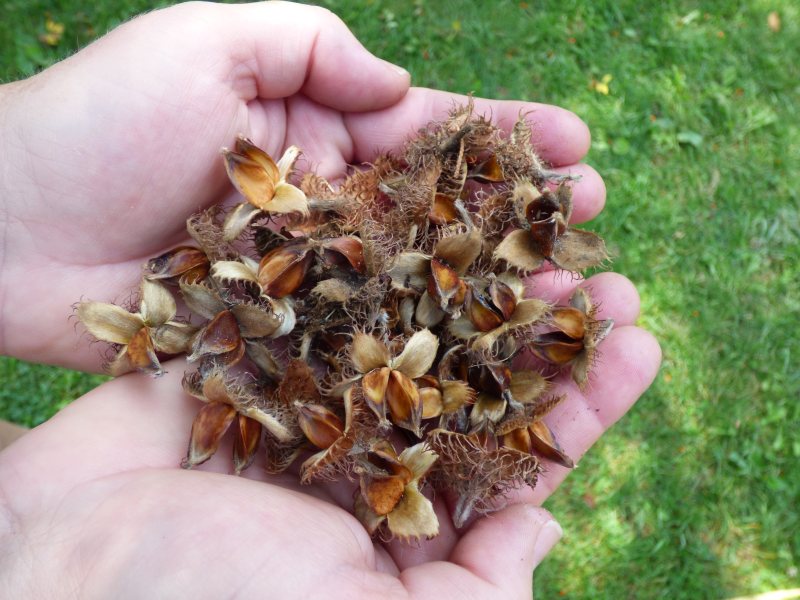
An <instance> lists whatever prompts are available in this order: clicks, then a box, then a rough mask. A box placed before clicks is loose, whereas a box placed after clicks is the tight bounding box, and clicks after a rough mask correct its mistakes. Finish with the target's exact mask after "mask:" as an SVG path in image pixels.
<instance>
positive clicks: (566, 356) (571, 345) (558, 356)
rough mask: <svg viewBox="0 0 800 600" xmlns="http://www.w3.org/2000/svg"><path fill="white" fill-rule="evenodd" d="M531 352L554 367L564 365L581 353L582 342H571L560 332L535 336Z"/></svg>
mask: <svg viewBox="0 0 800 600" xmlns="http://www.w3.org/2000/svg"><path fill="white" fill-rule="evenodd" d="M530 349H531V352H533V353H534V354H535V355H536V356H538V357H539V358H541V359H542V360H544V361H547V362H549V363H551V364H554V365H566V364H568V363H569V362H571V361H573V360H575V358H576V357H577V356H578V355H579V354H580V353H581V352H582V351H583V340H573V339H572V338H570V337H569V336H568V335H566V334H564V333H561V332H560V331H554V332H552V333H545V334H542V335H539V336H536V339H535V341H534V343H533V344H532V345H531V347H530Z"/></svg>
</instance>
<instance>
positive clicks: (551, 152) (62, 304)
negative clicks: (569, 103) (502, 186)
mask: <svg viewBox="0 0 800 600" xmlns="http://www.w3.org/2000/svg"><path fill="white" fill-rule="evenodd" d="M408 86H409V76H408V73H406V72H405V71H403V70H402V69H400V68H398V67H396V66H393V65H391V64H389V63H386V62H384V61H382V60H380V59H378V58H376V57H374V56H372V55H371V54H369V53H368V52H367V51H366V50H365V49H364V48H363V47H362V46H361V45H360V44H359V42H358V41H357V40H356V39H355V38H354V37H353V36H352V34H351V33H350V32H349V31H348V29H347V28H346V26H345V25H344V24H343V23H342V22H341V21H340V20H339V19H338V18H337V17H336V16H334V15H333V14H332V13H330V12H328V11H326V10H323V9H320V8H315V7H308V6H300V5H294V4H288V3H282V2H269V3H259V4H247V5H236V6H230V5H216V4H205V3H186V4H181V5H178V6H174V7H171V8H169V9H165V10H160V11H156V12H153V13H150V14H147V15H145V16H141V17H138V18H136V19H134V20H133V21H131V22H129V23H126V24H125V25H123V26H121V27H119V28H118V29H116V30H114V31H113V32H112V33H110V34H109V35H107V36H105V37H104V38H102V39H100V40H98V41H97V42H95V43H93V44H91V45H90V46H88V47H87V48H85V49H84V50H82V51H81V52H79V53H77V54H76V55H74V56H72V57H71V58H69V59H67V60H65V61H63V62H61V63H59V64H57V65H55V66H53V67H51V68H49V69H47V70H46V71H44V72H42V73H40V74H39V75H37V76H35V77H32V78H30V79H28V80H24V81H21V82H17V83H13V84H9V85H6V86H2V87H0V124H2V127H3V132H4V135H3V138H2V142H0V153H2V154H1V155H0V160H2V163H3V169H2V170H0V177H2V179H0V189H1V190H2V194H0V225H2V226H3V229H4V232H3V234H2V235H3V244H2V245H0V253H2V254H0V353H4V354H11V355H14V356H17V357H20V358H24V359H27V360H32V361H36V362H47V363H53V364H60V365H64V366H69V367H72V368H78V369H83V370H98V369H99V368H100V364H101V360H100V356H99V352H98V350H97V348H96V347H91V346H90V345H88V344H87V343H86V340H85V339H79V338H78V336H76V334H75V328H74V321H72V320H71V319H70V318H69V317H70V315H71V313H72V305H73V304H74V303H75V302H76V301H78V300H80V299H91V300H96V301H105V302H108V301H117V302H120V301H124V300H125V299H126V298H127V297H128V296H129V294H130V292H131V291H132V290H134V289H136V287H137V284H138V279H139V277H140V272H141V267H142V265H143V264H144V263H145V262H146V261H147V260H148V259H149V258H151V257H153V256H157V255H158V254H160V253H162V252H164V251H166V250H168V249H169V248H170V247H173V246H174V245H176V244H179V243H181V242H183V241H184V240H185V237H186V233H185V220H186V218H187V217H188V216H189V215H190V214H192V213H194V212H197V211H198V210H200V209H202V208H204V207H206V206H209V205H211V204H214V203H217V202H220V201H223V200H225V198H226V197H228V196H230V195H231V194H232V193H233V189H232V187H231V186H230V183H229V182H228V179H227V177H226V175H225V171H224V168H223V164H222V160H221V158H220V156H219V150H220V148H221V147H223V146H231V145H232V144H233V142H234V141H235V138H236V135H237V134H238V133H244V134H247V135H248V136H249V137H251V138H253V139H254V141H255V142H256V143H258V144H259V145H261V146H262V147H263V148H264V149H266V150H267V151H268V152H269V153H270V154H272V155H273V156H276V157H277V156H280V155H281V153H282V151H283V150H284V149H285V148H286V147H287V146H289V145H291V144H294V145H297V146H300V147H301V148H302V149H303V151H304V157H305V158H304V161H301V163H300V165H299V166H300V167H304V168H313V169H316V170H317V171H318V172H319V173H320V174H322V175H325V176H335V175H338V174H341V173H343V172H344V170H345V168H346V166H347V165H349V164H354V163H359V162H364V161H369V160H371V159H373V158H374V157H375V155H376V153H378V152H380V151H385V150H391V149H393V148H397V147H398V146H400V145H401V144H402V143H403V142H404V141H405V140H406V139H407V138H408V136H409V135H410V134H412V133H413V132H414V131H416V130H417V129H418V128H419V127H421V126H423V125H425V124H426V123H427V122H429V121H431V120H433V119H441V118H442V117H443V116H445V115H446V113H447V111H448V110H449V109H450V108H452V107H453V106H454V105H456V104H458V103H462V102H463V101H464V98H463V97H459V96H456V95H452V94H446V93H443V92H438V91H433V90H428V89H419V88H412V89H410V90H409V87H408ZM475 104H476V110H477V111H478V112H480V113H485V114H491V115H492V116H493V117H494V118H495V119H496V120H497V121H498V122H499V123H500V124H501V125H505V126H506V127H510V126H511V125H513V123H514V122H515V121H516V119H517V118H518V116H519V114H520V113H527V114H529V119H530V120H531V122H532V124H533V127H534V131H535V139H534V141H535V143H536V145H537V147H538V148H539V149H540V151H541V153H542V155H543V157H544V158H545V159H546V160H548V161H549V162H550V163H551V164H552V165H554V166H555V167H557V168H562V169H565V170H569V171H571V172H573V173H576V174H581V175H583V179H582V180H581V182H580V183H578V184H576V187H575V202H576V210H575V213H574V218H575V219H576V220H578V221H580V220H586V219H588V218H591V217H593V216H594V215H595V214H597V213H598V212H599V211H600V209H601V208H602V205H603V201H604V197H605V190H604V188H603V184H602V181H601V180H600V178H599V177H598V176H597V174H596V173H595V172H594V171H593V170H592V169H591V168H590V167H587V166H585V165H580V164H575V163H577V161H579V160H580V159H581V157H582V156H583V155H584V154H585V152H586V150H587V149H588V146H589V134H588V130H587V129H586V126H585V125H584V124H583V123H582V122H581V121H580V120H579V119H578V118H577V117H576V116H575V115H573V114H572V113H570V112H568V111H565V110H563V109H560V108H556V107H553V106H546V105H539V104H534V103H523V102H490V101H485V100H477V101H476V103H475Z"/></svg>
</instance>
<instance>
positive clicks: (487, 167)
mask: <svg viewBox="0 0 800 600" xmlns="http://www.w3.org/2000/svg"><path fill="white" fill-rule="evenodd" d="M467 177H468V178H469V179H474V180H475V181H479V182H481V183H500V182H503V181H505V176H504V175H503V169H502V168H501V167H500V163H498V162H497V155H495V154H492V155H491V156H489V158H487V159H486V160H484V161H483V162H482V163H480V164H479V165H478V166H476V167H475V168H474V169H472V170H470V172H469V174H468V175H467Z"/></svg>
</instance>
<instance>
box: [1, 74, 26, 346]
mask: <svg viewBox="0 0 800 600" xmlns="http://www.w3.org/2000/svg"><path fill="white" fill-rule="evenodd" d="M25 85H26V83H25V81H16V82H12V83H7V84H4V85H0V131H2V132H3V135H2V136H0V356H2V355H6V354H10V353H13V349H12V348H11V345H10V344H9V340H8V330H9V327H8V325H9V314H8V313H9V310H10V308H9V306H8V304H9V286H10V285H11V284H10V279H11V273H10V271H11V270H12V268H13V260H12V255H13V254H14V248H13V246H14V244H13V241H12V237H11V229H12V226H13V223H14V221H15V220H16V217H15V216H14V211H13V206H14V204H15V201H16V200H15V199H16V198H18V197H19V195H20V189H21V187H22V180H23V179H24V177H25V175H24V164H25V161H24V160H22V158H21V155H22V150H23V148H24V145H23V142H24V140H23V136H22V135H21V133H20V123H19V122H18V121H17V120H16V119H15V118H14V113H15V112H16V110H17V109H16V107H17V106H19V98H20V95H21V92H22V90H23V88H24V87H25Z"/></svg>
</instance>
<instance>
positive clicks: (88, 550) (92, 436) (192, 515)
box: [0, 363, 534, 598]
mask: <svg viewBox="0 0 800 600" xmlns="http://www.w3.org/2000/svg"><path fill="white" fill-rule="evenodd" d="M181 367H182V365H180V364H175V363H172V364H171V372H170V373H169V374H168V375H166V376H165V379H166V380H161V381H156V380H152V379H148V378H146V377H144V376H140V375H132V376H128V377H124V378H121V379H118V380H115V381H113V382H110V383H108V384H106V385H105V386H102V387H101V388H98V390H95V391H94V392H92V393H90V394H88V395H87V396H85V397H84V398H82V399H81V400H79V401H77V402H76V403H75V404H73V405H71V406H70V407H68V408H67V409H65V410H64V411H62V413H60V414H59V415H58V416H56V417H55V418H54V419H53V420H51V421H50V422H48V423H46V424H45V425H43V426H41V427H40V428H38V429H37V430H35V431H34V432H32V433H30V434H28V435H27V436H25V437H24V438H22V439H21V440H20V441H19V442H18V443H17V444H15V445H14V446H12V447H11V448H9V449H8V450H7V451H6V452H5V453H4V454H3V460H2V461H0V482H2V485H3V487H2V488H0V492H5V494H2V495H0V498H5V500H6V508H7V509H8V510H7V511H0V533H3V534H10V535H9V537H8V538H6V543H7V544H8V545H7V546H6V547H7V548H8V549H9V550H10V551H9V552H8V553H6V556H9V557H14V556H16V557H18V556H21V555H25V556H30V557H32V559H31V561H30V562H27V561H24V560H23V561H21V564H22V565H23V567H27V568H20V566H19V565H20V563H17V566H16V568H14V569H11V570H8V571H7V572H9V573H13V576H12V582H13V577H16V578H19V580H20V581H22V582H24V581H26V579H27V578H31V579H34V578H35V579H36V580H38V581H40V582H45V583H46V584H48V585H50V586H52V587H51V588H49V589H48V588H45V589H42V590H41V591H42V593H43V596H60V595H65V593H66V594H73V593H74V595H77V596H81V597H107V596H108V595H109V594H110V593H111V590H124V595H129V596H131V597H137V596H138V597H140V595H141V594H143V593H147V595H150V596H154V597H175V596H180V597H212V598H215V597H229V596H230V597H232V596H236V595H241V596H243V597H249V596H250V595H252V594H251V593H250V591H254V590H265V589H266V590H270V593H271V594H272V595H273V596H274V597H281V598H284V597H318V596H319V595H320V594H322V593H324V595H325V596H326V597H342V598H345V597H346V598H352V597H363V595H364V594H367V593H369V594H375V597H378V596H381V597H383V596H389V597H391V596H393V595H395V594H397V595H404V594H405V591H404V588H405V589H407V590H409V591H411V590H416V591H417V592H418V593H420V594H421V595H422V597H432V594H433V593H437V592H438V593H441V590H443V589H447V587H448V586H450V587H452V586H453V585H458V586H459V587H461V586H463V587H465V588H469V589H470V590H471V591H470V593H471V594H474V596H475V597H490V596H489V595H488V594H490V593H491V592H494V593H497V594H501V596H502V593H503V592H502V591H501V590H500V588H499V587H495V585H496V583H495V582H494V581H492V580H491V579H489V580H488V581H487V580H486V579H485V578H483V573H482V572H480V571H478V572H475V573H474V572H471V571H470V570H468V568H469V567H471V566H472V562H478V561H482V562H483V563H484V564H483V566H482V568H485V569H487V570H490V569H493V568H495V569H496V568H497V565H496V563H499V562H500V561H502V560H508V557H505V556H504V554H503V552H502V550H500V549H497V550H495V549H494V547H495V546H498V548H499V547H501V546H502V545H503V544H506V543H508V542H509V537H507V536H511V541H512V542H513V537H514V536H515V535H517V536H519V535H525V536H527V537H531V534H532V533H534V528H533V527H532V526H529V527H527V528H526V527H522V528H520V527H519V525H520V523H519V522H518V521H519V520H520V519H522V523H523V524H524V519H525V518H528V517H529V516H530V515H529V514H528V515H527V516H526V513H525V509H520V511H519V514H518V515H516V519H517V520H516V521H515V515H514V513H513V511H512V512H511V513H510V516H509V515H505V516H501V517H499V518H496V519H494V522H492V523H491V525H492V527H493V528H494V530H495V531H491V530H487V528H486V527H483V528H481V527H475V528H473V529H472V530H471V533H467V534H466V535H464V536H463V537H462V536H461V535H460V534H459V533H457V532H455V531H454V530H453V529H452V525H451V524H450V522H449V520H448V519H447V518H446V516H445V517H444V518H443V519H441V520H442V522H443V523H444V527H443V532H442V533H443V534H442V536H441V537H440V538H436V540H434V541H432V542H429V543H422V544H420V545H419V546H417V547H409V546H405V545H402V544H399V543H396V542H393V543H390V544H388V545H386V546H384V545H383V544H381V543H375V544H373V543H372V542H371V541H370V539H369V536H368V535H367V534H366V532H365V531H364V529H363V527H362V526H361V525H360V524H359V523H358V522H357V521H356V520H355V518H353V517H352V516H351V515H350V514H349V513H348V512H347V511H346V510H345V508H340V507H339V504H341V505H342V506H345V507H347V506H349V505H350V504H351V502H352V493H353V489H352V488H351V487H349V486H348V485H347V484H337V485H332V486H325V487H322V486H311V487H304V488H302V489H299V486H298V484H297V483H296V478H295V477H293V476H288V475H287V476H286V477H268V476H265V475H263V474H262V472H261V471H259V469H258V465H256V466H254V467H252V468H251V469H250V470H249V471H247V473H248V476H254V477H257V478H260V479H262V480H263V481H252V480H248V479H245V478H235V477H230V476H227V475H222V474H220V473H219V472H225V471H227V470H228V464H227V462H226V459H227V456H224V455H226V454H227V455H229V451H230V448H227V451H228V452H227V453H226V449H225V448H223V449H221V451H220V453H219V454H218V455H217V456H215V458H214V459H212V461H211V463H210V464H209V466H208V470H207V471H205V472H202V471H180V470H177V469H176V468H175V466H176V464H177V459H178V457H179V456H180V455H181V453H182V452H183V448H184V447H185V436H186V430H185V426H186V423H187V422H189V421H191V418H192V413H193V411H194V410H196V408H197V406H196V404H195V403H194V402H193V401H190V400H188V399H187V398H185V397H183V396H182V395H181V393H180V392H179V391H176V390H178V389H179V386H178V380H179V372H180V370H181ZM154 415H157V417H158V420H157V422H154V421H153V416H154ZM111 444H113V445H111ZM209 471H210V472H209ZM214 471H218V472H214ZM265 481H266V482H265ZM2 507H3V505H2V504H0V508H2ZM439 509H440V510H439V511H438V512H439V513H440V518H441V517H442V516H444V512H443V511H444V507H443V506H440V507H439ZM496 530H499V531H506V530H507V531H506V533H507V536H506V537H505V538H502V539H499V540H498V539H495V538H494V537H492V536H491V535H488V534H490V533H494V534H495V535H496V534H497V533H498V531H496ZM65 547H66V548H69V549H70V551H69V552H65V551H64V548H65ZM491 551H494V556H493V558H491V559H489V558H486V557H483V558H481V556H482V555H483V554H484V553H485V552H491ZM429 560H439V561H448V560H453V561H455V562H456V563H458V564H462V565H464V566H456V564H452V563H447V562H430V563H427V564H419V563H425V562H426V561H429ZM0 565H2V560H0ZM417 565H419V566H417ZM528 568H529V567H528ZM401 572H403V574H402V576H401V577H400V578H398V575H399V574H400V573H401ZM209 573H213V577H209V576H206V575H207V574H209ZM496 575H497V576H498V579H501V580H502V579H505V581H503V582H501V583H500V584H498V586H499V585H503V586H509V587H505V589H506V591H509V590H512V589H513V590H514V591H513V595H514V596H516V594H517V593H520V594H524V593H525V590H524V588H523V590H519V589H518V588H519V583H520V580H519V578H516V579H515V578H513V577H509V571H508V566H504V567H502V568H500V569H499V570H498V571H497V573H496ZM56 576H57V577H58V578H59V579H58V580H55V579H53V577H56ZM487 579H488V578H487ZM526 579H527V578H526V577H523V578H522V580H521V581H522V582H523V583H525V581H526ZM154 586H158V587H156V588H154ZM510 586H514V587H513V588H512V587H510ZM10 589H16V588H13V587H12V588H10ZM528 589H529V587H528ZM322 590H324V592H323V591H322ZM429 593H430V594H431V596H429V595H428V594H429ZM502 597H509V596H502Z"/></svg>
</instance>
